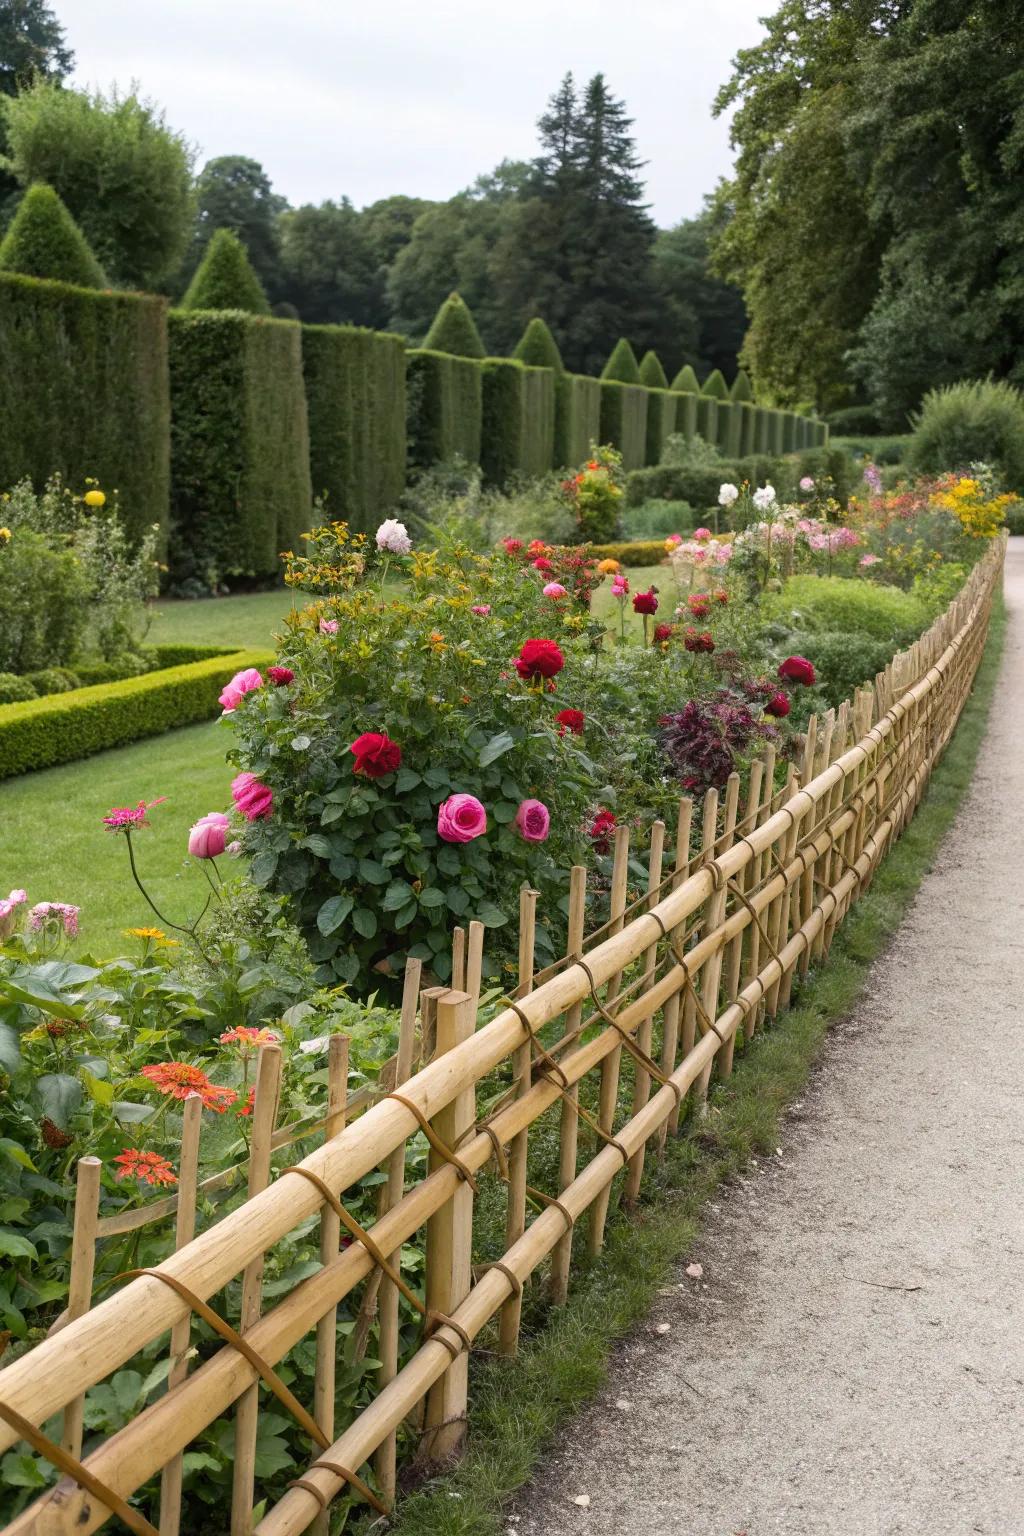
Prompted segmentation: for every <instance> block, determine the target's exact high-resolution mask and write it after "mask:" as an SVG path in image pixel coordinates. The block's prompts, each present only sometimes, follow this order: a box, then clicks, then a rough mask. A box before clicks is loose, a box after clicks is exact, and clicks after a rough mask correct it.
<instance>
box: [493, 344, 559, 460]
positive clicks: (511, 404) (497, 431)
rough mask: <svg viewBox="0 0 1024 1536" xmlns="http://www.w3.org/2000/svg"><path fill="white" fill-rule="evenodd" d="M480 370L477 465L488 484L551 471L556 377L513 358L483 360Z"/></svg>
mask: <svg viewBox="0 0 1024 1536" xmlns="http://www.w3.org/2000/svg"><path fill="white" fill-rule="evenodd" d="M480 370H481V387H482V400H481V440H480V467H481V468H482V469H483V472H484V478H485V479H486V480H487V481H489V482H490V483H491V484H492V485H504V484H506V483H507V481H509V480H510V479H511V478H512V477H513V476H514V475H517V474H522V475H527V476H533V477H536V476H538V475H545V474H547V472H548V470H549V469H550V468H551V463H552V454H553V451H554V442H555V378H554V374H553V373H552V371H551V369H550V368H527V367H525V366H524V365H523V364H522V363H520V362H517V361H516V360H515V359H514V358H501V357H488V358H485V359H484V361H483V362H482V363H481V365H480Z"/></svg>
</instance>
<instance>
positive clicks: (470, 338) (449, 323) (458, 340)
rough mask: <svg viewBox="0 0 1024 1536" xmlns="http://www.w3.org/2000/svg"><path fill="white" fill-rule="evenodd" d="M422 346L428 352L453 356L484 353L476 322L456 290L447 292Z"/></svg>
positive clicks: (485, 352) (479, 355) (484, 349)
mask: <svg viewBox="0 0 1024 1536" xmlns="http://www.w3.org/2000/svg"><path fill="white" fill-rule="evenodd" d="M423 345H424V347H426V348H427V349H428V350H429V351H432V352H450V353H451V354H452V356H453V357H486V356H487V351H486V348H485V347H484V344H483V342H482V341H481V339H480V332H479V331H478V330H477V328H476V321H475V320H474V319H473V316H472V315H471V314H470V311H469V309H468V307H467V305H466V304H465V303H464V302H463V300H462V299H461V298H460V297H459V295H458V294H457V293H450V294H449V295H448V297H447V298H446V299H445V301H444V303H443V304H442V305H441V308H440V309H439V310H438V312H437V314H436V315H435V316H434V323H433V325H432V326H431V327H430V330H429V331H428V332H427V337H426V340H425V341H424V343H423Z"/></svg>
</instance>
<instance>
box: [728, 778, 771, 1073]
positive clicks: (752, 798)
mask: <svg viewBox="0 0 1024 1536" xmlns="http://www.w3.org/2000/svg"><path fill="white" fill-rule="evenodd" d="M763 782H764V763H763V762H762V761H761V759H760V758H758V757H755V759H754V761H753V762H752V763H751V765H750V781H749V784H748V786H747V808H746V810H745V811H744V813H743V816H742V819H741V821H740V823H739V824H740V826H741V827H742V828H743V833H742V835H743V836H746V834H747V833H748V832H751V831H753V829H754V827H755V826H756V824H757V814H758V811H759V810H760V807H761V785H762V784H763ZM753 874H754V871H753V863H752V862H751V863H750V864H747V865H746V866H745V867H744V868H743V869H741V870H740V872H739V874H738V875H736V876H735V878H734V880H733V884H734V885H735V886H736V888H737V889H738V890H739V891H741V892H742V893H743V894H744V895H746V894H747V892H748V891H749V890H751V889H752V881H753ZM755 932H756V929H755V927H754V925H753V923H751V924H750V926H749V927H748V928H746V929H744V930H743V932H741V933H738V934H737V935H736V937H735V938H734V939H732V940H731V941H730V943H729V945H728V948H727V949H726V955H725V964H724V966H723V971H724V976H725V996H726V997H727V998H728V999H729V1000H730V1001H732V1000H734V999H735V998H736V997H737V995H738V994H739V990H740V978H741V976H742V972H743V947H744V944H747V945H748V947H749V944H750V942H751V938H752V935H753V934H754V933H755ZM748 1021H749V1015H748ZM748 1021H745V1022H748ZM730 1044H731V1042H730Z"/></svg>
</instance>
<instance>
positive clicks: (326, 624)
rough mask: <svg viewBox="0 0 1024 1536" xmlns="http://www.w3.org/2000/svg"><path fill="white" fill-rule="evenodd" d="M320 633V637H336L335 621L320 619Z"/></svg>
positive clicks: (336, 624)
mask: <svg viewBox="0 0 1024 1536" xmlns="http://www.w3.org/2000/svg"><path fill="white" fill-rule="evenodd" d="M320 633H321V634H322V635H336V634H337V633H338V621H337V619H321V620H320Z"/></svg>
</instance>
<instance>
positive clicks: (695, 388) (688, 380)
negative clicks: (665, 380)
mask: <svg viewBox="0 0 1024 1536" xmlns="http://www.w3.org/2000/svg"><path fill="white" fill-rule="evenodd" d="M672 388H673V389H675V390H679V391H680V392H681V393H683V394H687V395H699V394H700V383H699V382H698V379H697V375H696V374H695V373H694V371H693V369H692V368H691V367H690V365H689V363H684V364H683V366H682V368H680V370H679V372H678V373H677V374H676V376H675V378H674V379H673V380H672Z"/></svg>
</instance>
